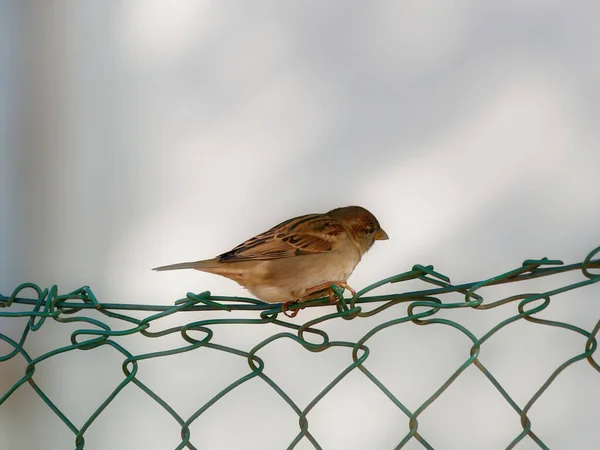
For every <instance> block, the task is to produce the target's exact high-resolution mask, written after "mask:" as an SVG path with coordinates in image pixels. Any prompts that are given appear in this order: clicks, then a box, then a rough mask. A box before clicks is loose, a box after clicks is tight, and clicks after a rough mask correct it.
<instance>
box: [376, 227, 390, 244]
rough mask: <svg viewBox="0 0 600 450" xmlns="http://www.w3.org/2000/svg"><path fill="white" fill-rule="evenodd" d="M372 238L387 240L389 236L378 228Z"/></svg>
mask: <svg viewBox="0 0 600 450" xmlns="http://www.w3.org/2000/svg"><path fill="white" fill-rule="evenodd" d="M373 239H375V240H376V241H387V240H388V239H389V237H388V235H387V233H386V232H385V231H383V230H381V229H380V230H379V231H378V232H377V233H375V236H373Z"/></svg>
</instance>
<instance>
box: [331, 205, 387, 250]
mask: <svg viewBox="0 0 600 450" xmlns="http://www.w3.org/2000/svg"><path fill="white" fill-rule="evenodd" d="M327 215H328V216H329V217H332V218H333V219H335V220H336V221H337V222H338V223H340V224H341V225H342V226H343V227H344V228H345V229H346V230H348V232H349V233H350V234H351V235H352V237H353V238H354V239H355V240H356V242H357V243H358V246H359V247H360V252H361V254H364V253H365V252H366V251H367V250H369V248H371V246H372V245H373V243H374V242H375V241H385V240H386V239H388V235H387V233H386V232H385V231H383V229H382V228H381V226H380V225H379V221H378V220H377V218H376V217H375V216H374V215H373V214H371V213H370V212H369V211H368V210H366V209H365V208H363V207H361V206H344V207H342V208H336V209H333V210H331V211H329V212H328V213H327Z"/></svg>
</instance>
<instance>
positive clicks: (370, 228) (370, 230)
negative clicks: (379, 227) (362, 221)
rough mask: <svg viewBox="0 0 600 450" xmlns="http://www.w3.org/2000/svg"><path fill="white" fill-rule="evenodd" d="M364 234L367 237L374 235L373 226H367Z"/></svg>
mask: <svg viewBox="0 0 600 450" xmlns="http://www.w3.org/2000/svg"><path fill="white" fill-rule="evenodd" d="M365 233H367V234H369V235H371V234H373V233H375V227H374V226H373V225H367V228H365Z"/></svg>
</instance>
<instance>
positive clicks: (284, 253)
mask: <svg viewBox="0 0 600 450" xmlns="http://www.w3.org/2000/svg"><path fill="white" fill-rule="evenodd" d="M345 232H346V230H345V229H344V227H343V226H342V225H340V224H339V223H338V222H336V221H335V220H334V219H332V218H331V217H329V216H326V215H324V214H309V215H306V216H300V217H296V218H294V219H290V220H287V221H285V222H282V223H280V224H279V225H276V226H274V227H273V228H271V229H270V230H268V231H265V232H264V233H262V234H259V235H258V236H255V237H253V238H251V239H248V240H247V241H246V242H243V243H241V244H240V245H238V246H237V247H235V248H234V249H232V250H230V251H228V252H226V253H223V254H222V255H219V256H218V259H219V261H220V262H234V261H249V260H264V259H277V258H289V257H292V256H298V255H310V254H315V253H326V252H330V251H331V250H332V249H333V247H334V244H335V242H336V241H337V240H338V239H339V235H340V234H342V233H345Z"/></svg>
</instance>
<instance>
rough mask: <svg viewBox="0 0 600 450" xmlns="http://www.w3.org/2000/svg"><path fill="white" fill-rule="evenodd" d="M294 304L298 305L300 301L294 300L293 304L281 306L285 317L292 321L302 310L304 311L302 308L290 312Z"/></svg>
mask: <svg viewBox="0 0 600 450" xmlns="http://www.w3.org/2000/svg"><path fill="white" fill-rule="evenodd" d="M294 303H298V301H297V300H294V301H291V302H285V303H284V304H283V305H282V306H281V312H282V313H283V314H284V316H286V317H289V318H290V319H293V318H294V317H296V316H297V315H298V313H299V312H300V310H301V309H302V307H298V308H296V309H294V310H293V311H290V310H289V309H288V308H289V307H290V305H293V304H294Z"/></svg>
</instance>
